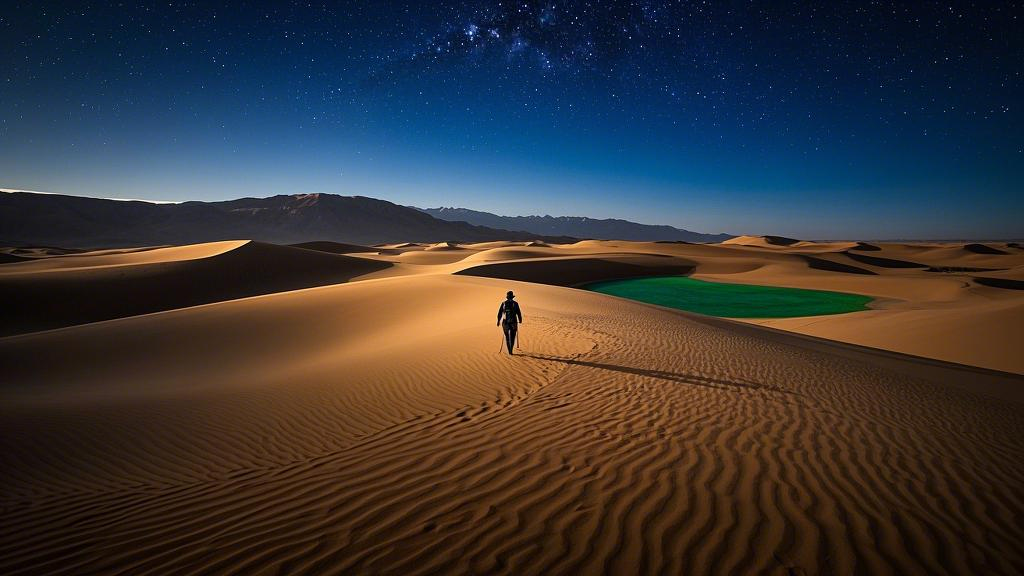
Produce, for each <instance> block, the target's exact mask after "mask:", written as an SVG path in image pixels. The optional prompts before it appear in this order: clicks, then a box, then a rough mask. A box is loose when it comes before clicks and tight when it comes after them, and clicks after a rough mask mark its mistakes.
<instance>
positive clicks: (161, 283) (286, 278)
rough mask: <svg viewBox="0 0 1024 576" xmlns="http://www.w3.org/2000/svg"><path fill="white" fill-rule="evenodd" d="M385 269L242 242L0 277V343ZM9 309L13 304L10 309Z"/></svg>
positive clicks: (310, 252)
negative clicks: (190, 255)
mask: <svg viewBox="0 0 1024 576" xmlns="http://www.w3.org/2000/svg"><path fill="white" fill-rule="evenodd" d="M391 266H392V264H391V263H390V262H380V261H377V260H366V259H361V258H354V257H351V256H345V255H341V254H328V253H325V252H319V251H314V250H306V249H303V248H293V247H290V246H279V245H276V244H264V243H261V242H248V243H246V244H244V245H242V246H239V247H238V248H234V249H232V250H229V251H227V252H224V253H222V254H217V255H215V256H211V257H208V258H198V259H193V260H178V261H166V262H152V263H145V264H134V265H127V266H102V267H96V268H86V269H67V270H55V271H44V272H27V273H21V274H17V273H8V274H4V275H0V300H2V301H3V302H7V303H9V306H8V307H7V310H5V312H4V314H5V318H4V322H3V323H2V324H0V336H10V335H13V334H23V333H26V332H35V331H38V330H50V329H53V328H62V327H65V326H74V325H76V324H86V323H89V322H99V321H102V320H112V319H115V318H124V317H127V316H136V315H139V314H149V313H152V312H161V311H164V310H173V309H176V308H186V307H189V306H198V305H200V304H209V303H212V302H221V301H224V300H234V299H236V298H246V297H249V296H259V295H262V294H271V293H274V292H284V291H287V290H299V289H302V288H311V287H314V286H324V285H327V284H338V283H342V282H348V281H350V280H352V279H353V278H355V277H358V276H361V275H363V274H368V273H370V272H376V271H378V270H383V269H385V268H389V267H391ZM15 303H16V304H15Z"/></svg>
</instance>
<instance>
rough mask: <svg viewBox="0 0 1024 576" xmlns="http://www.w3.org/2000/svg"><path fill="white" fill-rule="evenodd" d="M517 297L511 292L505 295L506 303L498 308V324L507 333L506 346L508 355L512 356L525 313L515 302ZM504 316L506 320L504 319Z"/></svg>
mask: <svg viewBox="0 0 1024 576" xmlns="http://www.w3.org/2000/svg"><path fill="white" fill-rule="evenodd" d="M515 297H516V295H515V294H513V293H512V291H511V290H509V291H508V293H507V294H505V301H504V302H502V303H501V305H500V306H498V324H497V325H500V326H501V330H502V331H503V332H504V333H505V346H506V347H507V348H508V353H509V354H512V353H513V352H512V347H513V346H515V343H516V334H517V333H518V332H519V324H521V323H522V322H523V313H522V312H521V311H520V310H519V303H518V302H516V301H515V300H514V298H515ZM503 316H504V320H503V319H502V317H503Z"/></svg>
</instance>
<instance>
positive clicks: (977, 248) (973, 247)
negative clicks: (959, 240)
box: [964, 244, 1009, 256]
mask: <svg viewBox="0 0 1024 576" xmlns="http://www.w3.org/2000/svg"><path fill="white" fill-rule="evenodd" d="M964 250H967V251H968V252H974V253H975V254H993V255H999V256H1005V255H1006V254H1009V252H1003V251H1002V250H1000V249H999V248H993V247H991V246H986V245H985V244H964Z"/></svg>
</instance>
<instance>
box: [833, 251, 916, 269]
mask: <svg viewBox="0 0 1024 576" xmlns="http://www.w3.org/2000/svg"><path fill="white" fill-rule="evenodd" d="M842 254H844V255H845V256H846V257H847V258H849V259H850V260H853V261H855V262H860V263H861V264H869V265H871V266H878V267H879V268H927V267H928V265H927V264H919V263H917V262H910V261H908V260H894V259H892V258H879V257H878V256H868V255H866V254H857V253H856V252H842Z"/></svg>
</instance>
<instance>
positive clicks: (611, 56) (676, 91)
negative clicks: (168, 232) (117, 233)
mask: <svg viewBox="0 0 1024 576" xmlns="http://www.w3.org/2000/svg"><path fill="white" fill-rule="evenodd" d="M63 4H65V5H63V6H62V5H61V4H57V3H54V4H50V5H47V4H46V3H36V2H27V3H19V5H17V6H15V7H14V8H10V7H8V8H5V9H4V10H3V11H2V12H0V65H2V67H0V74H2V76H0V80H2V85H0V187H6V188H23V189H31V190H44V191H53V192H62V193H69V194H80V195H89V196H101V197H132V198H149V199H161V200H217V199H228V198H235V197H239V196H269V195H273V194H281V193H302V192H331V193H339V194H348V195H354V194H360V195H366V196H373V197H378V198H384V199H387V200H391V201H394V202H398V203H401V204H414V205H418V206H430V207H434V206H439V205H445V206H462V207H467V208H473V209H478V210H486V211H491V212H496V213H499V214H506V215H525V214H552V215H582V216H592V217H620V218H627V219H631V220H636V221H641V222H648V223H659V224H671V225H675V226H681V227H684V228H689V229H692V230H698V231H703V232H719V231H726V232H732V233H753V234H763V233H771V234H783V235H789V236H797V237H802V238H854V237H856V238H914V237H917V238H968V237H985V238H1000V237H1021V236H1024V176H1022V167H1024V122H1022V118H1024V116H1022V114H1021V106H1022V103H1024V91H1022V78H1021V68H1020V66H1021V62H1022V60H1024V49H1022V41H1021V39H1020V38H1021V34H1020V30H1021V25H1022V23H1024V22H1022V18H1021V15H1022V10H1021V7H1020V6H1019V5H1018V4H1017V3H1016V2H1005V3H1001V2H993V3H977V4H974V5H973V6H972V5H967V4H964V5H961V3H950V2H945V3H932V2H910V3H905V4H904V3H896V4H892V3H890V2H877V3H876V2H841V1H840V2H828V3H822V6H818V7H816V8H815V7H813V6H812V5H811V4H807V5H804V4H802V3H794V2H775V1H764V2H756V1H755V2H722V3H716V2H707V3H704V2H664V1H661V2H655V1H651V2H646V1H634V2H615V1H610V2H530V1H524V2H509V1H503V2H499V1H497V0H476V1H471V0H467V1H464V2H437V3H434V2H418V1H417V2H382V3H377V2H342V3H335V4H321V3H305V2H304V3H300V4H295V5H287V4H285V3H280V6H278V7H275V6H274V5H272V4H267V5H263V4H261V3H243V2H239V3H235V5H234V7H232V8H231V9H213V8H209V7H203V6H197V5H195V4H194V3H181V2H163V3H160V4H156V5H141V4H140V5H139V6H135V5H134V3H127V4H129V5H128V6H122V7H117V6H114V5H109V4H93V3H88V2H83V3H73V2H67V3H63Z"/></svg>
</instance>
